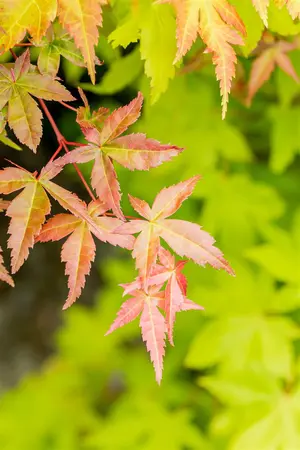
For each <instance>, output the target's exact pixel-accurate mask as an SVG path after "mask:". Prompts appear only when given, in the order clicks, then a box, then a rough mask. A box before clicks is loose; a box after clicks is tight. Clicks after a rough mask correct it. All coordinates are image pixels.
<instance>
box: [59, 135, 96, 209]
mask: <svg viewBox="0 0 300 450" xmlns="http://www.w3.org/2000/svg"><path fill="white" fill-rule="evenodd" d="M61 143H62V146H63V148H64V150H65V152H66V153H70V150H69V149H68V147H67V144H66V143H65V141H62V142H61ZM73 166H74V169H75V170H76V172H77V174H78V176H79V178H80V179H81V181H82V183H83V184H84V187H85V188H86V190H87V191H88V193H89V196H90V197H91V199H92V200H94V201H96V197H95V196H94V194H93V192H92V191H91V189H90V187H89V185H88V184H87V182H86V180H85V178H84V176H83V175H82V173H81V171H80V169H79V167H78V166H77V164H76V163H73Z"/></svg>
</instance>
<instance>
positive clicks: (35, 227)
mask: <svg viewBox="0 0 300 450" xmlns="http://www.w3.org/2000/svg"><path fill="white" fill-rule="evenodd" d="M79 3H80V2H79ZM79 3H78V5H79ZM95 3H97V4H99V5H98V6H99V8H100V3H101V2H95ZM91 4H92V3H91ZM61 5H63V2H62V1H61V0H60V7H61ZM78 5H77V6H78ZM75 10H76V8H75V9H74V11H75ZM99 11H100V10H99ZM70 14H71V13H70ZM46 16H47V15H46ZM46 16H45V17H46ZM66 17H67V16H66ZM68 17H69V16H68ZM86 19H88V14H87V17H86ZM45 20H46V19H45ZM66 20H67V19H66ZM70 20H71V19H70ZM72 20H73V19H72ZM97 20H98V19H97V17H96V18H95V21H96V22H95V23H94V25H95V24H96V23H97ZM73 25H74V24H73ZM73 25H72V26H73ZM85 26H88V24H86V25H85ZM95 26H96V25H95ZM82 27H84V24H82ZM25 28H26V29H28V31H31V32H32V33H35V32H36V33H37V32H38V30H33V29H31V28H29V27H25ZM25 28H24V29H25ZM72 29H74V30H75V28H72ZM22 30H23V29H22ZM22 30H21V29H20V30H19V31H20V33H21V31H22ZM91 30H93V26H92V25H91ZM23 31H24V30H23ZM23 31H22V33H23ZM81 31H82V30H81ZM20 35H21V34H20ZM3 39H4V38H3ZM4 42H6V40H5V39H4ZM9 42H10V41H9ZM90 43H92V41H91V42H90ZM3 45H4V44H3ZM7 45H9V44H7ZM78 45H79V44H78ZM80 45H81V44H80ZM12 54H13V55H14V57H15V62H14V63H8V64H2V65H0V88H1V99H0V103H1V105H0V106H1V108H2V116H1V127H2V128H1V130H2V131H3V130H4V129H5V126H6V125H8V126H9V127H10V128H11V129H12V130H13V132H14V134H15V136H16V138H17V139H18V140H19V141H20V142H21V143H22V144H25V145H27V146H28V147H29V148H31V149H32V150H33V151H34V152H36V151H37V147H38V145H39V142H40V140H41V137H42V132H43V129H42V118H43V113H44V114H45V116H46V117H47V118H48V120H49V122H50V124H51V126H52V128H53V131H54V133H55V135H56V138H57V141H58V148H57V149H55V150H54V153H53V155H52V157H51V159H50V161H49V162H48V163H47V164H46V165H45V166H44V167H43V168H42V169H41V170H40V171H39V173H38V172H37V171H35V172H34V173H31V172H29V171H28V170H26V169H25V168H22V167H20V166H17V165H15V164H14V163H12V166H9V167H5V168H4V169H2V170H1V171H0V194H3V195H10V197H9V200H3V199H2V198H1V199H0V212H5V214H6V216H8V217H9V218H10V223H9V227H8V235H9V238H8V243H7V247H8V249H9V250H10V253H11V273H12V274H15V273H17V272H18V271H19V269H20V268H21V267H22V265H23V264H24V263H25V261H26V260H27V258H28V257H29V254H30V251H31V249H32V248H33V247H34V245H35V244H36V243H45V242H48V241H58V240H64V241H63V243H62V251H61V261H62V262H63V263H64V264H65V274H66V275H67V277H68V291H69V292H68V296H67V299H66V301H65V303H64V306H63V309H66V308H68V307H69V306H71V305H72V304H73V303H74V302H75V301H76V300H77V299H78V298H79V297H80V295H81V292H82V290H83V288H84V286H85V283H86V277H87V276H88V275H89V273H90V269H91V265H92V263H93V262H94V260H95V255H96V243H95V239H98V240H100V241H102V242H105V243H108V244H111V245H114V246H120V247H122V248H125V249H127V250H130V251H132V257H133V258H134V259H135V263H136V268H137V271H138V276H137V278H136V280H135V281H133V282H132V283H129V284H126V285H123V287H124V294H130V298H129V300H127V301H126V302H125V303H124V304H123V306H122V308H121V310H120V311H119V313H118V315H117V319H116V320H115V322H114V323H113V325H112V326H111V328H110V329H109V332H108V333H110V332H112V331H114V330H115V329H116V328H119V327H121V326H123V325H125V324H126V323H128V322H130V321H132V320H134V319H135V318H136V317H137V316H139V315H140V327H141V331H142V338H143V341H144V342H145V345H146V347H147V350H148V351H149V352H150V358H151V361H152V362H153V365H154V368H155V371H156V379H157V381H158V382H159V383H160V381H161V377H162V370H163V357H164V354H165V345H166V343H165V339H166V337H167V338H168V340H169V342H170V344H171V345H174V331H173V330H174V324H175V319H176V314H177V313H178V312H180V311H187V310H191V309H197V310H201V309H202V308H201V306H199V305H197V304H196V303H193V302H192V301H191V300H189V299H188V298H187V280H186V278H185V276H184V274H183V273H182V270H183V268H184V266H185V264H186V263H187V260H181V259H179V260H176V259H175V255H174V254H172V253H170V251H169V250H167V249H166V248H164V247H163V243H165V244H167V245H168V246H169V247H170V248H171V249H172V250H173V251H174V252H175V253H176V254H177V255H178V256H179V257H186V258H188V259H190V260H192V261H194V262H195V263H197V264H199V265H201V266H204V265H206V264H209V265H211V266H212V267H214V268H216V269H224V270H226V271H227V272H228V273H229V274H231V275H233V271H232V269H231V268H230V266H229V264H228V262H227V261H226V260H225V259H224V257H223V254H222V252H221V251H220V250H219V249H218V248H216V247H215V246H214V239H213V238H212V237H211V236H210V235H209V234H208V233H207V232H205V231H203V230H202V229H201V227H200V226H199V225H197V224H195V223H190V222H187V221H184V220H177V219H170V218H169V217H170V216H172V215H173V214H174V213H175V212H176V211H177V210H178V209H179V208H180V206H181V204H182V202H183V201H184V200H186V199H187V198H188V197H189V196H190V195H191V194H192V192H193V190H194V188H195V185H196V183H197V182H198V180H199V178H200V177H199V176H194V177H192V178H190V179H188V180H186V181H182V182H180V183H178V184H177V185H175V186H170V187H167V188H164V189H162V191H161V192H159V193H158V195H157V196H156V198H155V200H154V203H153V205H152V207H150V206H149V205H148V204H147V203H146V202H145V201H143V200H140V199H138V198H135V197H132V196H130V195H129V198H130V202H131V204H132V206H133V208H134V210H135V211H136V212H137V213H138V214H139V215H140V216H141V217H142V218H138V217H136V218H133V217H125V215H124V213H123V211H122V205H121V186H120V184H119V181H118V178H117V173H116V169H115V167H114V164H115V163H118V164H120V165H122V166H123V167H125V168H127V169H129V170H142V171H143V170H149V169H151V168H154V167H157V166H159V165H160V164H162V163H164V162H166V161H170V160H171V159H172V158H174V157H175V156H177V155H178V154H179V153H180V152H182V150H183V149H182V148H179V147H176V146H174V145H170V144H167V145H166V144H161V143H160V142H158V141H157V140H154V139H150V138H148V137H146V135H145V134H143V133H129V134H126V135H123V133H124V132H127V130H128V128H129V127H130V126H131V125H132V124H134V123H135V122H136V120H137V119H138V118H139V116H140V114H141V108H142V103H143V97H142V94H141V93H138V95H137V97H136V98H135V99H133V100H132V101H131V102H130V103H129V104H128V105H126V106H123V107H120V108H118V109H116V110H115V111H113V112H112V113H110V112H109V110H107V109H106V108H102V107H101V108H99V109H98V110H96V111H91V109H90V106H89V104H88V102H87V99H86V97H85V95H84V93H83V92H82V90H79V93H80V96H81V99H82V100H83V106H79V107H78V108H75V107H73V106H69V105H66V104H65V103H64V102H67V101H72V100H74V97H73V96H72V95H71V94H70V93H69V92H68V91H67V89H66V88H65V87H64V86H63V84H62V83H61V82H60V81H58V80H57V79H56V73H55V70H56V68H57V66H56V65H55V64H56V63H55V61H53V60H51V61H49V64H48V66H47V64H46V65H45V64H44V60H41V59H40V58H39V59H38V62H37V64H38V65H37V66H35V65H33V64H31V61H30V52H29V50H26V51H25V52H23V53H22V54H21V56H19V57H16V56H15V53H14V52H12ZM90 56H91V57H92V59H93V61H94V59H95V58H94V54H93V53H92V52H91V49H90ZM73 57H76V54H75V56H74V55H73ZM84 57H86V56H85V53H84ZM87 65H88V68H89V71H90V74H91V76H93V75H92V74H93V66H92V64H89V62H88V61H87ZM46 66H47V67H49V68H50V71H49V73H47V74H45V73H44V72H43V71H44V69H45V67H46ZM33 97H36V98H37V99H38V101H39V106H38V104H37V102H36V101H35V100H34V98H33ZM44 100H46V101H48V100H49V101H50V100H54V101H59V102H61V103H62V104H63V105H64V106H67V107H68V108H69V109H72V110H74V112H75V113H76V116H75V117H74V120H76V121H77V123H78V124H79V126H80V127H81V130H82V133H83V137H84V138H85V140H86V144H80V143H77V142H68V141H67V140H66V139H65V138H64V136H63V135H62V134H61V132H60V130H59V129H58V127H57V125H56V123H55V120H54V119H53V117H52V115H51V113H50V112H49V110H48V108H47V106H46V104H45V102H44ZM63 150H64V151H65V152H66V154H65V155H64V156H60V153H61V151H63ZM91 160H93V161H94V166H93V169H92V172H91V186H92V188H91V187H90V186H89V185H88V183H87V181H86V180H85V179H84V177H83V175H82V174H81V172H80V169H79V168H78V167H77V165H76V164H77V163H84V162H88V161H91ZM67 164H74V165H75V169H76V171H77V173H78V175H79V177H80V178H81V181H82V182H83V183H84V186H85V187H86V189H87V192H88V194H89V195H90V197H91V201H90V202H89V204H86V202H85V201H83V200H81V199H80V198H79V197H78V196H77V195H76V194H75V193H72V192H70V191H68V190H67V189H65V188H64V187H62V186H60V185H59V184H57V183H55V182H54V181H53V179H54V178H55V177H56V176H57V175H58V174H59V173H61V172H62V170H63V169H64V167H65V166H66V165H67ZM11 194H14V195H12V196H11ZM53 200H55V201H56V202H57V203H58V204H59V205H60V207H61V208H62V210H63V211H62V212H61V213H59V214H56V215H55V216H53V217H49V216H50V214H51V206H52V201H53ZM47 219H48V220H47ZM136 234H137V235H138V236H137V237H134V235H136ZM0 280H1V281H4V282H6V283H8V284H9V285H11V286H14V281H13V279H12V277H11V275H10V274H9V272H8V270H7V269H6V267H5V265H4V260H3V257H2V248H0Z"/></svg>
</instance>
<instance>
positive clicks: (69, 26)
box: [58, 0, 106, 84]
mask: <svg viewBox="0 0 300 450" xmlns="http://www.w3.org/2000/svg"><path fill="white" fill-rule="evenodd" d="M105 3H106V1H104V0H72V3H70V1H69V0H58V16H59V20H60V23H61V24H62V26H63V27H64V28H65V29H66V30H67V31H68V33H69V34H70V35H71V36H72V37H73V38H74V41H75V44H76V46H77V47H78V48H79V49H80V51H81V52H82V55H83V57H84V60H85V62H86V64H87V68H88V72H89V75H90V77H91V80H92V83H93V84H95V49H94V47H95V45H97V44H98V39H99V32H98V27H100V26H102V8H101V5H104V4H105Z"/></svg>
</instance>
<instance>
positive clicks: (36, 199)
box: [6, 181, 51, 273]
mask: <svg viewBox="0 0 300 450" xmlns="http://www.w3.org/2000/svg"><path fill="white" fill-rule="evenodd" d="M50 209H51V206H50V202H49V199H48V197H47V194H46V193H45V191H44V189H43V188H42V186H41V185H40V184H39V183H38V182H37V181H36V182H34V181H33V182H31V183H29V184H28V185H27V186H26V187H25V189H24V190H23V191H22V192H21V194H19V195H18V196H17V197H16V198H15V199H14V200H13V201H12V202H11V204H10V206H9V207H8V209H7V212H6V215H7V216H9V217H11V221H10V225H9V229H8V232H9V234H10V238H9V240H8V247H9V248H11V250H12V251H11V255H12V262H11V267H12V273H16V272H17V271H18V270H19V269H20V267H21V266H22V265H23V263H24V261H25V260H26V259H27V258H28V255H29V249H30V248H32V247H33V246H34V238H35V236H37V235H38V234H39V232H40V230H41V228H42V225H43V223H44V222H45V219H46V215H48V214H49V213H50Z"/></svg>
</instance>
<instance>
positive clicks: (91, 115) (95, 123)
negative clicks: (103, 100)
mask: <svg viewBox="0 0 300 450" xmlns="http://www.w3.org/2000/svg"><path fill="white" fill-rule="evenodd" d="M78 92H79V95H80V97H81V99H82V101H83V104H84V106H80V107H79V108H78V109H77V117H76V122H77V123H78V124H79V126H80V128H81V130H82V132H83V134H84V135H85V136H89V135H90V133H92V136H93V133H95V131H93V130H95V129H96V130H99V129H101V128H102V126H103V124H104V121H105V119H106V118H107V117H108V116H109V109H108V108H104V107H103V106H100V108H98V110H97V111H93V112H91V108H90V105H89V103H88V100H87V98H86V95H85V93H84V92H83V90H82V89H81V88H80V87H79V88H78ZM96 135H97V136H98V133H97V131H96ZM96 139H97V137H96Z"/></svg>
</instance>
